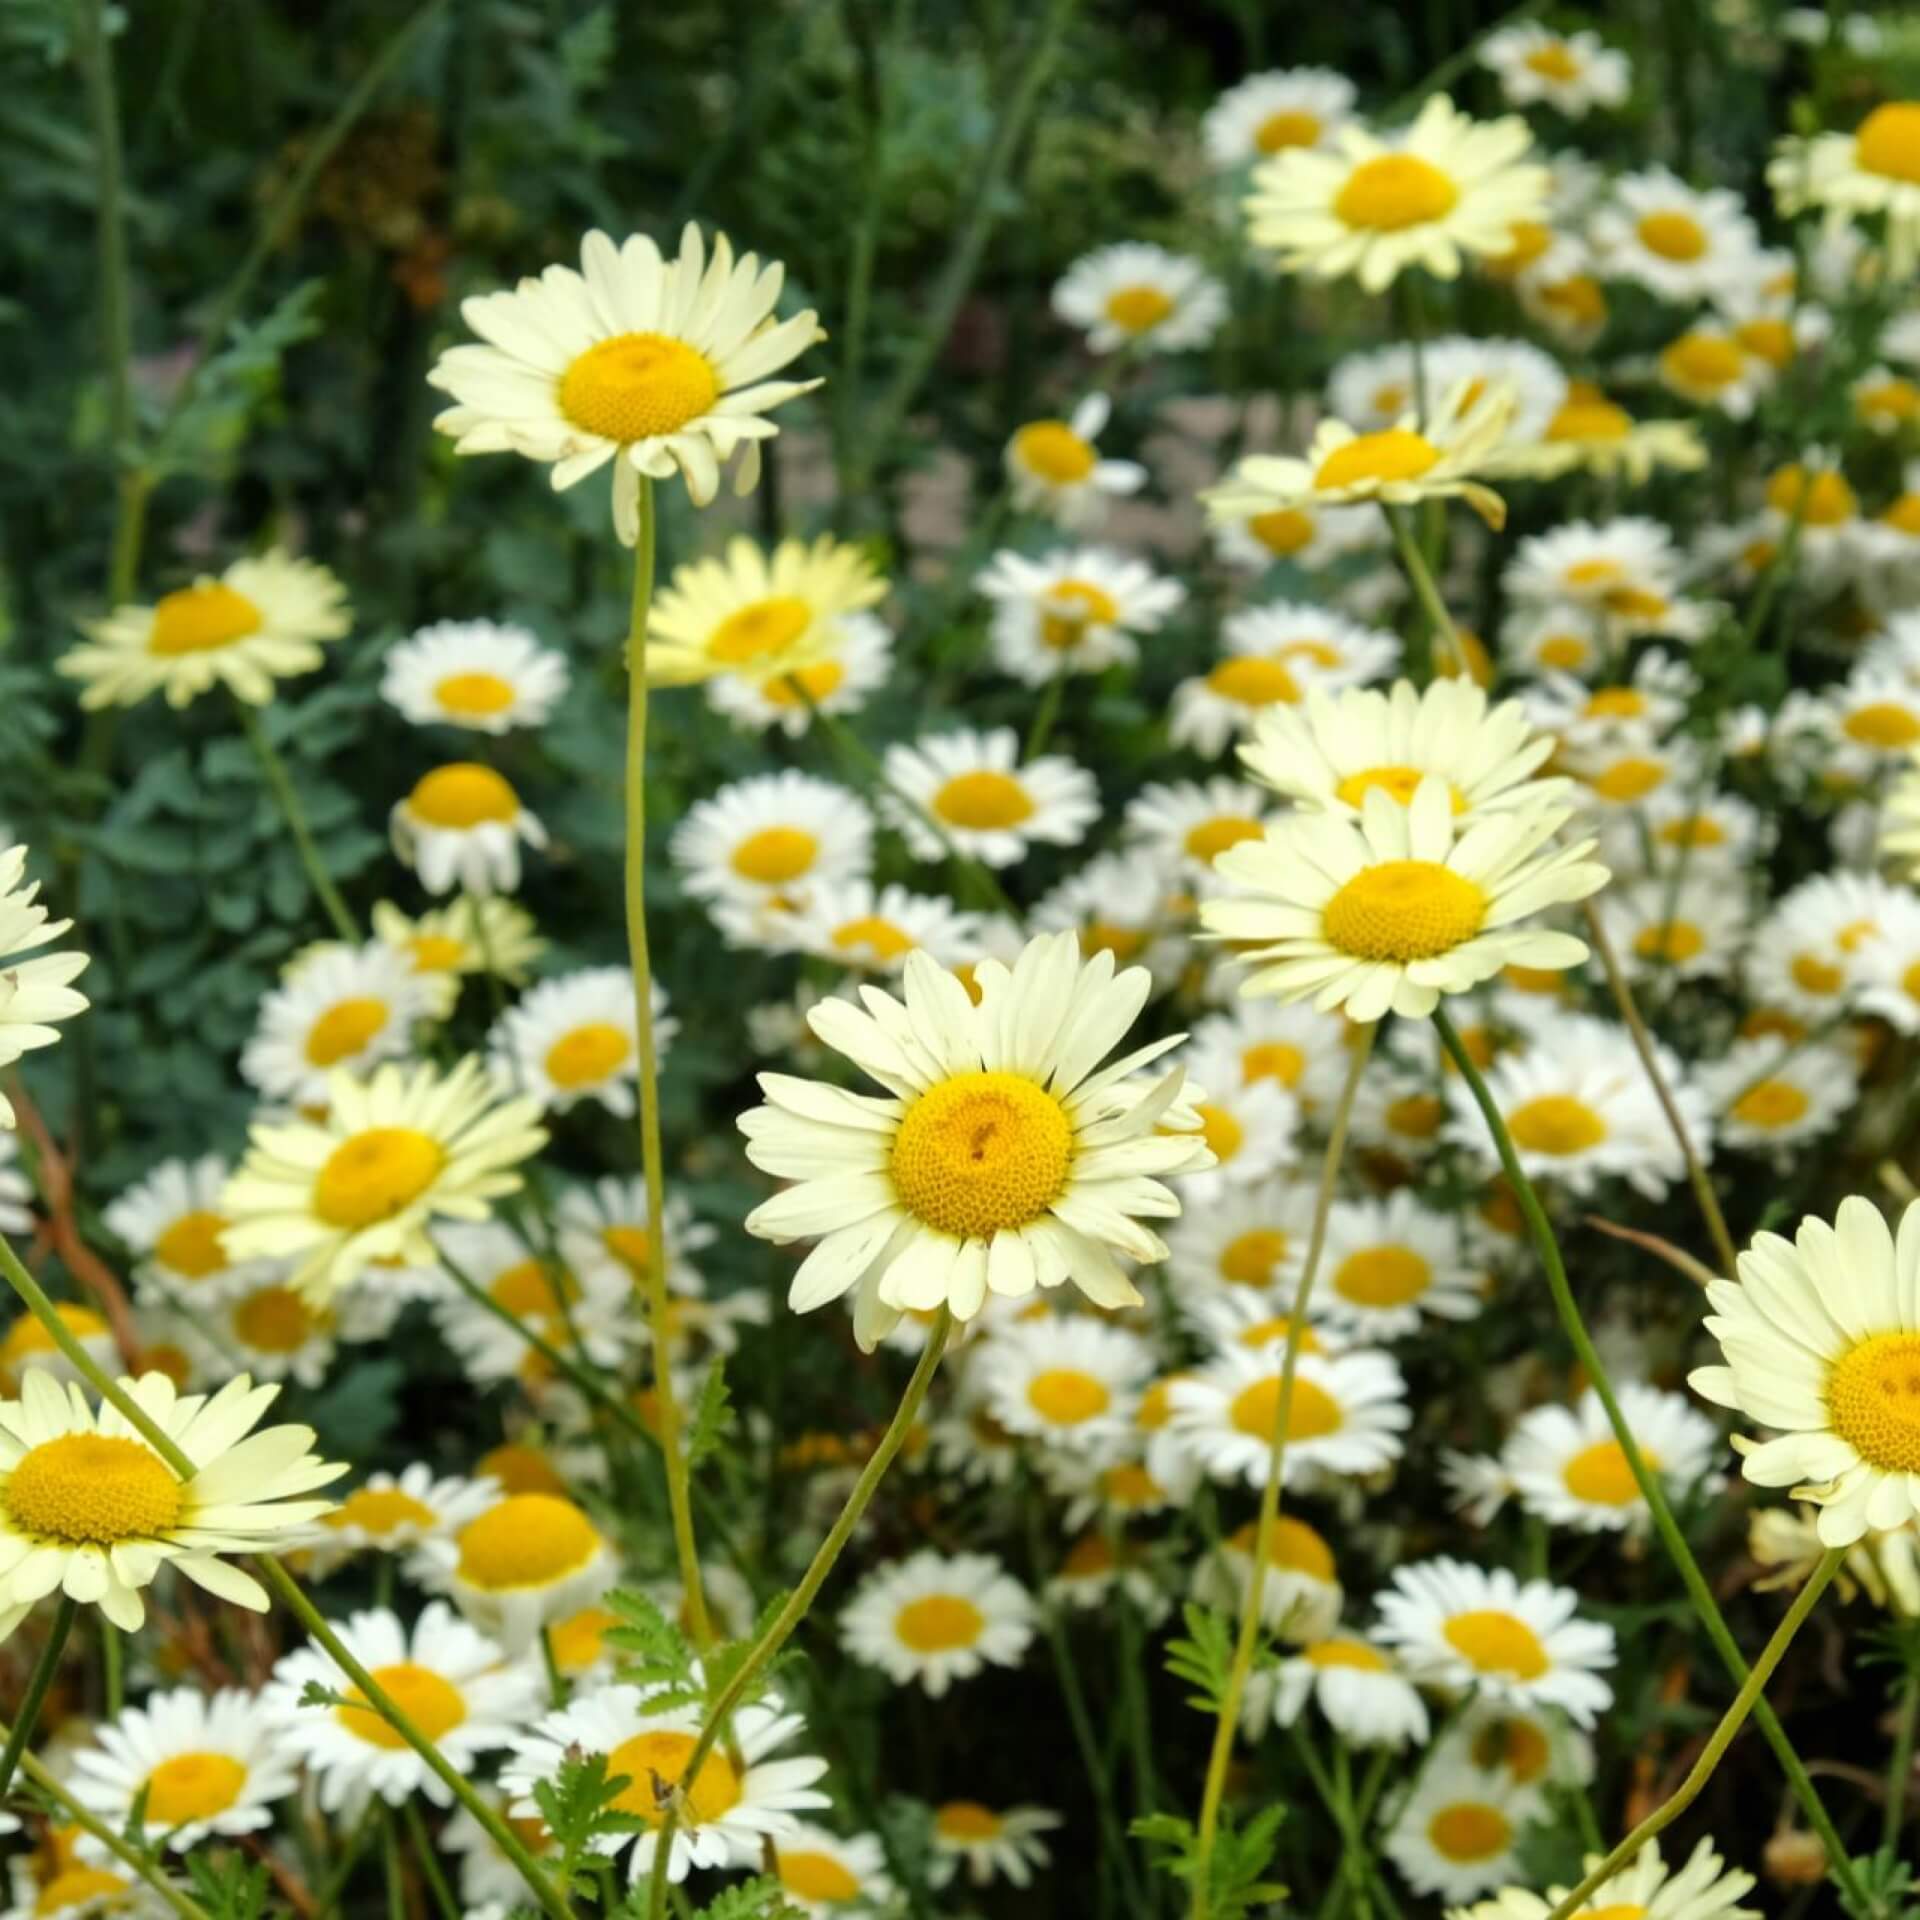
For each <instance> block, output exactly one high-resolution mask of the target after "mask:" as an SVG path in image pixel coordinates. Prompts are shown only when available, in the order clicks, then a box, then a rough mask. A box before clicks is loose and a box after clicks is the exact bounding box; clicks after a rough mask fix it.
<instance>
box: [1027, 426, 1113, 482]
mask: <svg viewBox="0 0 1920 1920" xmlns="http://www.w3.org/2000/svg"><path fill="white" fill-rule="evenodd" d="M1013 457H1014V459H1015V460H1016V461H1017V462H1018V463H1019V464H1020V465H1021V466H1023V467H1025V468H1026V469H1027V471H1028V472H1029V473H1035V474H1038V475H1039V476H1040V478H1041V479H1042V480H1050V481H1051V482H1052V483H1053V484H1054V485H1055V486H1056V487H1070V486H1073V485H1074V484H1075V483H1076V482H1078V481H1081V480H1084V479H1085V478H1086V477H1087V475H1088V474H1090V473H1091V472H1092V471H1093V467H1094V461H1095V459H1096V458H1097V456H1096V454H1095V453H1094V450H1093V444H1092V442H1091V441H1088V440H1083V439H1082V438H1081V437H1080V435H1079V434H1077V433H1075V432H1074V430H1073V429H1072V428H1071V427H1070V426H1068V425H1067V423H1066V422H1065V421H1064V420H1034V421H1030V422H1029V423H1028V424H1027V425H1026V426H1024V427H1022V428H1021V429H1020V430H1019V432H1018V433H1016V434H1015V435H1014V436H1013Z"/></svg>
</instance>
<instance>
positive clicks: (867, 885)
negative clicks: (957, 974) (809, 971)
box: [776, 880, 985, 1033]
mask: <svg viewBox="0 0 1920 1920" xmlns="http://www.w3.org/2000/svg"><path fill="white" fill-rule="evenodd" d="M984 933H985V923H984V922H983V921H982V919H981V917H980V915H979V914H977V913H971V912H967V911H965V910H963V909H961V908H959V907H956V906H955V905H954V904H953V902H952V901H951V900H948V899H944V898H943V897H941V896H940V895H938V894H929V893H910V892H908V890H907V889H906V888H905V887H902V886H892V885H889V886H885V887H876V886H875V885H874V884H873V883H872V882H871V881H869V880H848V881H845V882H842V883H839V884H830V883H822V884H821V885H818V886H816V887H815V888H814V889H813V891H812V892H811V894H810V895H809V896H808V899H807V903H806V905H805V906H804V907H803V908H801V909H800V910H799V911H798V912H796V913H792V914H788V915H786V916H785V917H784V919H783V921H782V923H781V926H780V928H779V930H778V933H777V936H776V938H777V940H778V943H779V945H780V946H782V947H784V948H785V949H787V950H788V951H790V952H794V953H808V954H813V955H815V956H817V957H818V958H819V959H822V960H831V961H833V962H834V963H835V964H836V965H837V966H842V967H848V968H852V969H855V970H857V971H858V972H861V973H880V974H896V973H899V972H901V971H902V970H903V969H904V968H905V966H906V964H907V962H908V960H909V959H910V958H911V956H912V955H914V954H915V953H925V954H926V955H927V956H928V957H929V958H930V959H932V960H934V961H936V962H937V963H938V964H939V965H940V966H943V967H958V966H962V965H964V964H966V963H967V962H969V961H972V960H974V959H975V958H977V957H978V955H979V954H980V953H981V951H982V948H983V939H984ZM816 1011H818V1009H817V1008H814V1009H809V1012H808V1016H807V1020H808V1025H809V1026H812V1024H813V1014H814V1012H816ZM814 1031H815V1032H816V1033H817V1032H818V1031H819V1029H818V1028H817V1027H815V1028H814Z"/></svg>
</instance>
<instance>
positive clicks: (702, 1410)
mask: <svg viewBox="0 0 1920 1920" xmlns="http://www.w3.org/2000/svg"><path fill="white" fill-rule="evenodd" d="M732 1430H733V1401H732V1398H731V1396H730V1395H729V1394H728V1392H727V1369H726V1363H725V1362H724V1361H723V1360H721V1359H719V1358H718V1357H716V1358H715V1360H714V1363H713V1365H712V1366H710V1367H709V1368H708V1369H707V1377H706V1378H705V1379H704V1380H703V1381H701V1383H700V1403H699V1405H698V1406H696V1407H695V1408H694V1411H693V1425H692V1427H691V1428H690V1429H689V1431H688V1434H687V1464H688V1466H690V1467H692V1466H698V1465H699V1464H700V1462H701V1461H702V1460H704V1459H706V1458H707V1457H708V1455H710V1454H712V1453H714V1452H715V1451H716V1450H717V1449H718V1448H719V1445H720V1442H721V1441H722V1440H723V1439H724V1438H725V1437H726V1436H727V1434H729V1433H730V1432H731V1431H732Z"/></svg>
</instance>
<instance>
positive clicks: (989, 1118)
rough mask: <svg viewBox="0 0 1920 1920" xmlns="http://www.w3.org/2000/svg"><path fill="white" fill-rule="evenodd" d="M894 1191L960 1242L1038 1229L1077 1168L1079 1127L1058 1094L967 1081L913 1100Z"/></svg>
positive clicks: (1016, 1080) (973, 1077) (999, 1079)
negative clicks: (1075, 1148) (1008, 1231)
mask: <svg viewBox="0 0 1920 1920" xmlns="http://www.w3.org/2000/svg"><path fill="white" fill-rule="evenodd" d="M891 1165H892V1173H893V1185H894V1191H895V1192H896V1193H898V1194H899V1196H900V1200H901V1204H902V1205H904V1206H905V1207H906V1208H907V1210H908V1211H909V1212H910V1213H912V1214H913V1215H914V1217H915V1218H916V1219H918V1220H920V1221H922V1222H924V1223H925V1224H926V1225H927V1226H930V1227H932V1228H933V1229H934V1230H935V1231H936V1232H939V1233H947V1234H952V1235H953V1236H954V1237H955V1238H956V1239H962V1240H967V1239H982V1240H984V1239H988V1238H991V1236H992V1235H994V1234H995V1233H998V1232H1001V1231H1002V1230H1003V1229H1009V1228H1016V1227H1024V1226H1025V1225H1026V1224H1027V1223H1028V1222H1029V1221H1031V1220H1037V1219H1038V1218H1039V1217H1040V1216H1041V1215H1042V1214H1043V1213H1045V1212H1046V1210H1047V1209H1048V1208H1049V1207H1050V1206H1052V1204H1053V1203H1054V1201H1055V1200H1057V1199H1058V1198H1059V1197H1060V1194H1061V1191H1062V1190H1063V1189H1064V1188H1065V1186H1066V1184H1067V1174H1068V1171H1069V1169H1070V1168H1071V1167H1072V1165H1073V1128H1072V1125H1071V1123H1070V1122H1069V1121H1068V1119H1067V1115H1066V1110H1065V1109H1064V1108H1063V1107H1062V1106H1061V1105H1060V1102H1059V1101H1058V1100H1056V1099H1055V1098H1054V1097H1053V1095H1052V1094H1050V1093H1048V1092H1047V1091H1046V1090H1045V1089H1044V1088H1042V1087H1039V1086H1036V1085H1035V1084H1034V1082H1033V1081H1031V1080H1027V1079H1023V1078H1022V1077H1021V1076H1020V1075H1019V1074H1017V1073H961V1074H955V1075H954V1076H953V1077H952V1078H951V1079H948V1080H943V1081H941V1082H940V1083H939V1084H938V1085H937V1086H933V1087H929V1088H928V1089H927V1091H926V1092H925V1093H923V1094H921V1095H920V1097H919V1098H918V1099H917V1100H915V1101H914V1103H913V1105H912V1106H910V1107H909V1108H908V1109H907V1112H906V1116H905V1118H903V1119H902V1120H901V1122H900V1130H899V1132H898V1133H896V1134H895V1135H894V1141H893V1156H892V1162H891Z"/></svg>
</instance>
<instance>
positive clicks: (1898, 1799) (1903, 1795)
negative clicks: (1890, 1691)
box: [1880, 1667, 1920, 1856]
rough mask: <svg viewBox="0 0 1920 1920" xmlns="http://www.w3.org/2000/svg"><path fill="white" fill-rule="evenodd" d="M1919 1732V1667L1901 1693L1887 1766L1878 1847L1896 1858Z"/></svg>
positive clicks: (1911, 1674) (1912, 1672) (1909, 1672)
mask: <svg viewBox="0 0 1920 1920" xmlns="http://www.w3.org/2000/svg"><path fill="white" fill-rule="evenodd" d="M1916 1732H1920V1667H1913V1668H1909V1670H1908V1672H1907V1678H1906V1683H1905V1685H1904V1686H1903V1687H1902V1688H1901V1690H1900V1717H1899V1719H1898V1720H1897V1721H1896V1722H1895V1724H1894V1735H1893V1757H1892V1758H1891V1759H1890V1760H1889V1761H1888V1762H1887V1809H1886V1814H1885V1816H1884V1818H1883V1819H1882V1821H1881V1824H1880V1844H1881V1846H1883V1847H1885V1848H1886V1849H1888V1851H1890V1852H1894V1853H1895V1854H1896V1856H1897V1852H1898V1848H1899V1845H1900V1829H1901V1828H1902V1827H1904V1826H1905V1825H1906V1822H1907V1792H1908V1789H1909V1788H1910V1787H1911V1786H1912V1785H1913V1744H1914V1735H1915V1734H1916Z"/></svg>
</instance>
